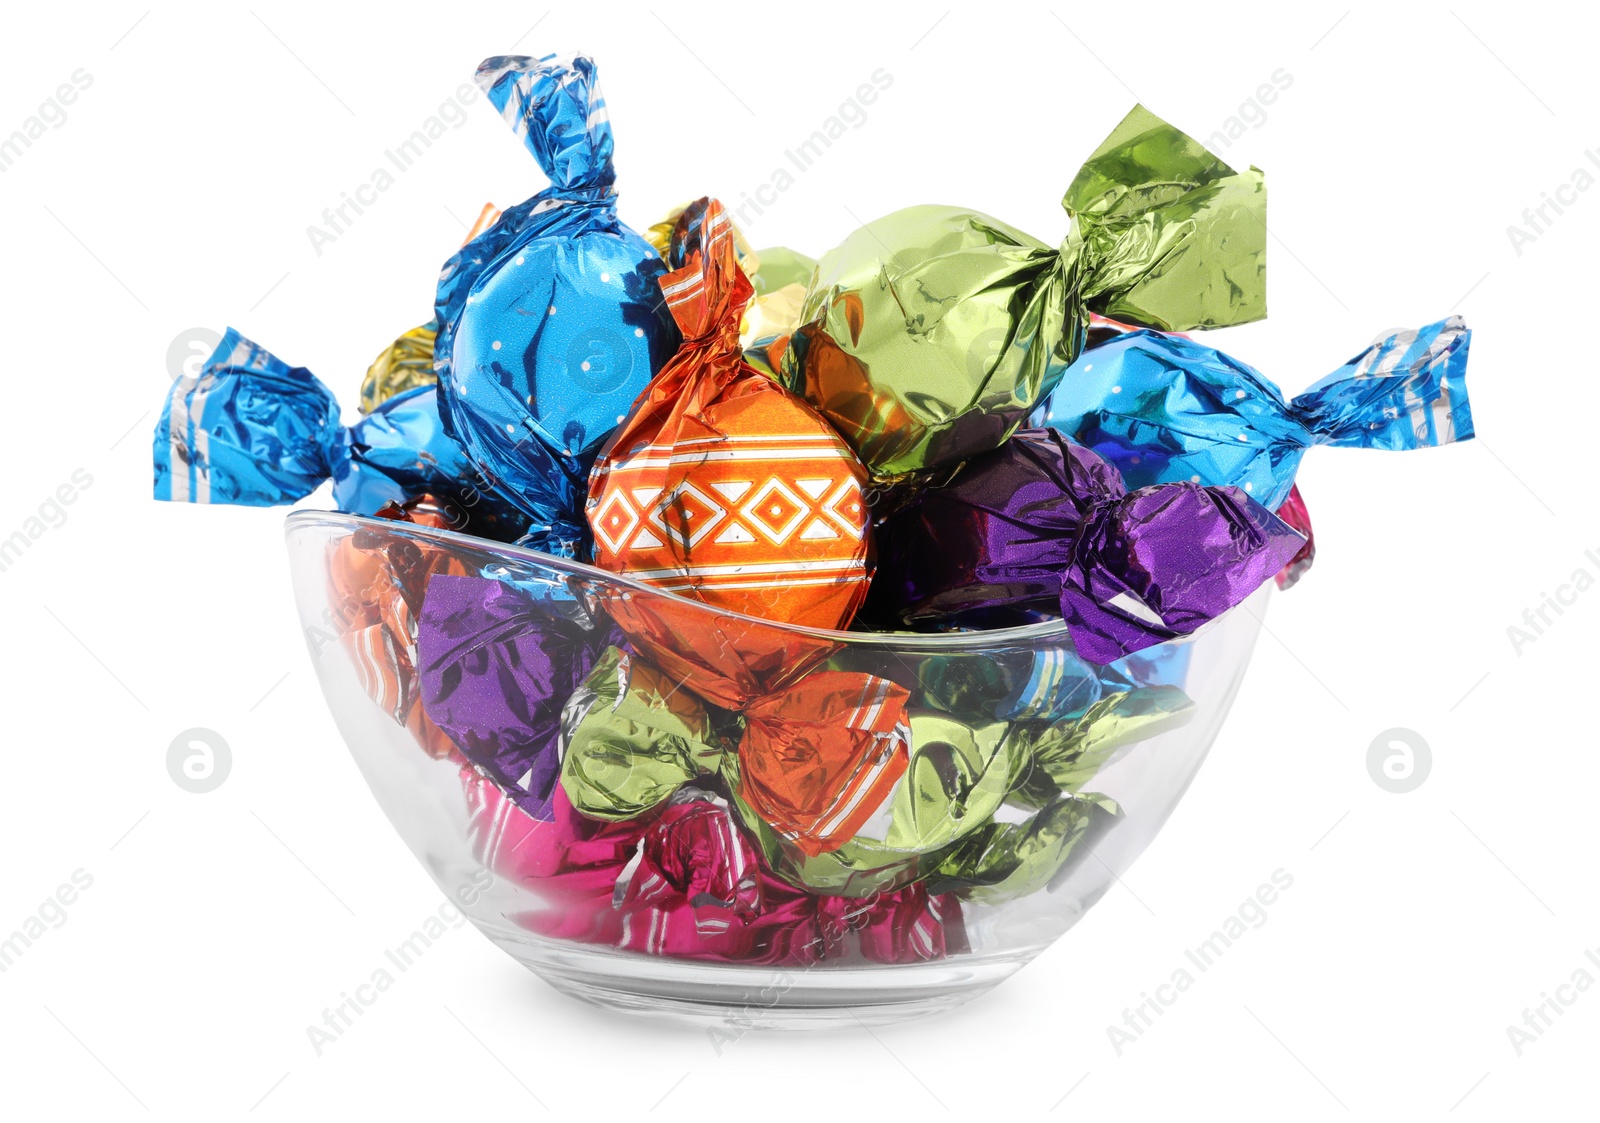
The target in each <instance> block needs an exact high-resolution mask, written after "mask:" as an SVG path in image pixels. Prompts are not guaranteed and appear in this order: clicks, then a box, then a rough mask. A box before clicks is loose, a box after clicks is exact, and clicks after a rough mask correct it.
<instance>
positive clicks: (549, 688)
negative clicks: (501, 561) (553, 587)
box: [417, 575, 609, 822]
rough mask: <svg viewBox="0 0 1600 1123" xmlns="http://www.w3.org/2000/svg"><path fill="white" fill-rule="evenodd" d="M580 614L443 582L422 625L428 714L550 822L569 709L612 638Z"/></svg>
mask: <svg viewBox="0 0 1600 1123" xmlns="http://www.w3.org/2000/svg"><path fill="white" fill-rule="evenodd" d="M574 611H575V605H574V603H573V602H572V601H568V600H557V599H548V600H542V599H537V598H535V597H533V596H530V595H528V594H527V593H525V592H522V591H520V590H518V589H516V588H514V587H512V586H510V585H507V584H504V583H502V582H500V581H491V580H486V579H484V578H480V577H449V576H443V575H436V576H435V577H434V578H433V579H432V580H431V581H430V582H429V583H428V592H427V596H426V598H425V599H424V600H423V602H422V612H421V614H420V615H419V616H418V618H417V664H418V670H419V671H420V672H421V677H422V705H423V709H424V710H425V711H426V712H427V715H428V717H430V718H432V719H433V723H434V724H435V725H437V726H438V727H439V728H440V729H442V730H444V731H445V733H447V734H448V735H449V737H450V739H451V740H452V741H454V742H455V743H456V747H457V748H459V749H460V750H461V752H462V754H463V755H464V756H466V758H467V759H468V760H470V761H471V762H472V763H473V764H474V765H476V766H477V767H478V769H479V770H480V771H481V772H483V773H484V774H485V775H487V776H488V777H489V778H490V779H491V780H493V781H494V782H495V783H496V784H498V785H499V786H500V788H501V789H502V790H503V791H504V792H505V793H506V795H507V796H509V797H510V798H511V799H512V800H514V801H515V802H516V804H517V806H518V807H520V808H522V810H523V811H525V812H527V814H529V815H530V816H532V817H533V818H535V819H538V820H540V821H542V822H549V821H550V820H551V818H552V817H553V814H552V811H551V806H550V803H551V798H552V796H553V793H554V789H555V787H556V784H557V782H558V781H559V779H560V775H561V759H560V752H559V747H558V744H557V742H558V740H559V738H560V734H561V710H562V707H563V706H564V705H565V704H566V701H567V699H568V698H569V697H571V696H572V693H573V691H574V690H576V689H577V687H578V684H579V683H581V682H582V681H583V680H584V679H585V678H586V677H587V676H588V674H589V671H590V669H591V668H592V667H593V666H594V661H595V658H596V657H597V655H598V654H599V652H601V651H603V650H604V649H605V641H606V640H607V639H608V638H609V630H607V631H605V632H598V633H597V632H596V631H594V630H591V629H589V628H587V627H585V624H584V622H582V621H579V620H575V619H573V615H572V614H573V613H574Z"/></svg>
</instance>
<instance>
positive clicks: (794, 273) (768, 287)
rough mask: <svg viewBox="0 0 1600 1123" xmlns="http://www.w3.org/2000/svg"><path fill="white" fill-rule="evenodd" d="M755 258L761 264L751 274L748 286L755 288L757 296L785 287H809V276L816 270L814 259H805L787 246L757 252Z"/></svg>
mask: <svg viewBox="0 0 1600 1123" xmlns="http://www.w3.org/2000/svg"><path fill="white" fill-rule="evenodd" d="M755 256H756V259H757V260H758V261H760V263H761V264H759V265H757V266H756V271H755V272H754V273H753V274H751V276H750V284H751V285H752V286H753V287H754V288H755V290H756V295H757V296H765V295H766V294H768V293H771V292H777V291H778V290H779V289H781V288H783V287H785V286H786V285H800V286H802V287H804V286H806V285H809V284H810V283H811V274H812V273H814V272H816V269H817V259H816V258H814V257H807V256H806V255H805V254H803V253H801V252H800V251H799V250H792V249H790V248H789V247H788V246H773V247H772V248H770V249H765V250H757V251H756V254H755Z"/></svg>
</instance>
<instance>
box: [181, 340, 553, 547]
mask: <svg viewBox="0 0 1600 1123" xmlns="http://www.w3.org/2000/svg"><path fill="white" fill-rule="evenodd" d="M152 451H153V454H154V461H155V497H156V498H157V499H165V500H171V501H173V502H179V503H231V504H239V505H244V506H253V507H271V506H277V505H280V504H285V503H293V502H294V501H295V500H297V499H303V498H304V497H305V496H307V495H309V494H311V492H313V491H315V490H316V489H317V487H318V486H320V485H321V484H322V483H323V482H324V481H327V480H330V479H331V480H332V481H333V500H334V503H335V504H336V505H337V507H338V509H339V510H341V511H348V512H350V513H352V514H357V515H371V514H375V513H376V512H377V511H378V510H379V509H380V508H382V507H384V506H386V505H388V504H390V503H405V502H407V501H408V500H411V499H413V498H415V497H416V496H418V495H421V494H423V493H425V492H426V493H431V494H434V495H436V496H439V497H440V498H442V499H444V500H446V501H447V502H450V503H452V504H454V505H455V506H457V507H459V508H460V509H461V510H463V511H465V512H466V513H467V515H468V518H469V521H470V524H471V527H472V530H473V532H474V533H476V534H479V535H483V536H486V537H493V538H499V539H502V540H508V539H511V538H515V537H516V536H517V534H518V533H520V531H521V529H522V520H521V518H520V516H518V515H516V513H515V512H513V511H511V510H510V509H509V508H508V507H506V506H505V505H504V504H502V503H501V502H500V501H499V500H498V498H497V497H496V496H494V495H493V494H491V493H489V492H488V491H487V490H485V489H484V488H482V487H480V486H479V481H478V479H477V477H476V475H475V473H474V471H473V468H472V464H471V462H470V460H468V458H467V455H466V453H465V452H464V451H463V450H462V448H461V446H460V445H459V444H458V443H457V442H456V441H455V440H454V439H453V438H451V437H450V436H449V435H447V434H446V433H445V431H444V427H443V424H442V420H441V418H440V415H439V408H438V403H437V400H436V396H435V394H434V392H433V390H432V389H431V388H429V387H419V388H417V389H414V390H409V391H406V392H405V393H402V394H399V395H397V396H395V397H392V398H390V399H388V400H387V401H385V402H384V403H383V404H382V405H380V406H379V407H378V408H377V409H376V410H375V411H373V412H372V413H369V414H367V415H366V416H364V417H362V418H361V419H360V420H359V421H357V422H356V423H355V424H354V425H351V426H349V427H348V428H347V427H345V426H343V425H341V424H340V423H339V405H338V402H337V401H336V400H335V399H334V396H333V392H332V391H331V390H329V389H328V388H327V387H326V386H324V385H323V384H322V383H321V382H320V381H319V380H318V379H317V378H316V376H315V375H313V374H312V373H311V372H310V371H309V370H307V369H306V368H304V367H291V366H289V364H288V363H285V362H284V361H283V360H282V359H279V358H278V357H277V356H275V355H273V354H271V353H270V352H269V351H267V350H266V349H265V348H263V347H260V346H258V345H257V344H255V343H252V342H251V341H250V340H248V339H246V338H245V337H244V336H242V335H240V334H239V332H238V331H237V330H235V329H233V328H229V329H228V330H227V332H226V334H224V335H223V337H222V339H221V341H220V342H219V343H218V344H217V347H216V350H215V351H213V352H212V354H211V357H210V358H208V359H207V360H206V362H205V365H204V366H203V367H202V368H201V370H200V373H199V374H198V375H195V376H192V377H190V376H184V377H182V378H179V379H177V380H175V381H174V382H173V384H172V389H171V390H170V391H169V392H168V395H167V400H166V402H165V404H164V405H163V406H162V410H161V417H160V419H159V420H158V421H157V423H156V432H155V440H154V445H153V450H152Z"/></svg>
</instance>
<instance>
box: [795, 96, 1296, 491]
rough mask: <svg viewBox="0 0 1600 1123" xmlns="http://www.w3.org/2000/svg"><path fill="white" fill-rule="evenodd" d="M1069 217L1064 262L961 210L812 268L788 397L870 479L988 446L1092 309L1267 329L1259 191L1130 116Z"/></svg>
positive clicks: (915, 212) (1011, 425)
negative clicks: (824, 426)
mask: <svg viewBox="0 0 1600 1123" xmlns="http://www.w3.org/2000/svg"><path fill="white" fill-rule="evenodd" d="M1062 205H1063V206H1064V207H1065V208H1066V210H1067V212H1068V214H1069V215H1071V225H1070V227H1069V229H1068V231H1067V236H1066V239H1065V241H1063V242H1062V244H1061V246H1060V247H1059V249H1058V248H1053V247H1051V246H1049V245H1046V244H1045V243H1044V242H1041V241H1039V240H1038V239H1036V238H1033V237H1031V236H1029V235H1028V234H1025V233H1023V232H1022V231H1020V230H1017V229H1016V228H1015V227H1012V226H1009V225H1007V224H1006V223H1003V222H1000V221H999V220H997V219H994V218H990V217H988V216H987V215H982V214H978V213H975V212H972V211H966V210H962V209H960V208H958V207H943V206H920V207H911V208H909V209H907V210H902V211H896V212H895V213H893V214H891V215H888V216H887V217H885V218H881V219H878V220H877V221H876V222H872V223H868V224H867V225H866V226H864V227H862V228H861V229H860V230H857V231H856V232H855V233H853V234H851V235H850V236H849V237H848V238H846V239H845V241H844V242H843V243H841V244H840V245H839V246H837V247H836V248H834V249H832V250H830V251H829V252H828V253H826V254H824V255H823V257H822V260H821V261H820V262H819V263H818V266H817V271H816V274H815V276H814V278H813V280H812V283H811V287H810V289H809V291H808V292H807V294H806V301H805V305H804V307H803V309H802V311H801V326H800V328H799V329H798V330H797V331H796V332H795V333H794V335H793V337H792V338H791V340H790V344H789V348H788V350H787V351H786V352H785V353H784V355H783V358H782V376H783V378H784V380H785V381H786V382H787V383H788V384H789V386H790V387H791V388H792V389H794V390H795V391H797V392H799V393H801V394H803V395H804V396H805V397H806V399H807V400H808V401H809V402H810V403H811V404H812V405H813V406H814V407H816V408H817V410H819V411H820V412H821V413H822V414H823V415H824V416H825V417H827V418H828V420H829V421H831V422H832V423H833V424H834V426H835V427H836V428H837V429H838V430H839V431H840V433H842V434H843V435H844V438H845V440H847V441H848V442H849V443H850V444H851V446H852V447H854V448H855V450H856V452H857V453H859V454H860V456H861V458H862V460H863V461H864V462H865V463H866V465H867V467H868V469H869V470H870V471H871V473H872V475H873V476H874V478H876V479H878V480H879V481H893V480H897V479H900V478H902V477H905V476H908V475H910V474H913V473H917V472H921V471H923V470H925V469H929V468H934V467H937V466H940V465H949V464H954V463H956V462H959V461H961V460H964V459H966V458H967V457H970V456H973V455H975V454H977V453H980V452H986V451H988V450H990V449H994V448H997V447H999V446H1000V445H1001V444H1002V443H1003V442H1004V441H1005V440H1006V438H1008V437H1009V436H1010V435H1011V434H1012V433H1013V432H1015V431H1016V430H1017V428H1019V427H1020V426H1021V425H1022V424H1023V422H1024V421H1025V420H1026V419H1027V416H1028V414H1029V413H1030V412H1032V410H1033V409H1034V407H1035V406H1036V405H1038V404H1039V402H1040V401H1042V400H1043V399H1044V397H1045V396H1046V395H1048V394H1049V392H1050V391H1051V390H1052V389H1054V387H1055V385H1056V383H1057V382H1058V381H1060V379H1061V376H1062V374H1063V373H1065V371H1066V369H1067V367H1068V366H1069V365H1070V364H1071V363H1072V362H1073V360H1074V359H1076V358H1077V357H1078V354H1079V353H1080V351H1081V350H1082V349H1083V344H1084V340H1085V336H1086V332H1087V324H1088V316H1089V313H1090V312H1099V313H1101V314H1103V315H1107V316H1111V317H1114V318H1116V319H1119V320H1124V321H1128V322H1132V323H1137V324H1142V325H1145V326H1148V327H1154V328H1161V329H1164V330H1169V331H1187V330H1192V329H1196V328H1209V327H1222V326H1226V325H1230V324H1241V323H1246V322H1249V321H1251V320H1256V319H1259V318H1261V317H1262V316H1264V315H1266V278H1265V271H1266V188H1265V185H1264V182H1263V179H1262V175H1261V172H1260V171H1258V170H1256V169H1254V168H1251V169H1250V170H1248V171H1246V172H1242V173H1241V172H1235V171H1234V170H1233V169H1232V168H1230V167H1228V165H1226V164H1224V163H1223V162H1222V161H1221V160H1219V159H1218V158H1217V157H1215V156H1213V155H1212V154H1211V153H1210V152H1208V151H1206V149H1205V147H1204V146H1202V145H1201V144H1200V143H1199V142H1197V141H1195V140H1194V139H1192V138H1191V137H1189V136H1187V135H1185V134H1184V133H1183V132H1181V131H1179V130H1178V129H1176V128H1174V127H1172V126H1171V125H1169V124H1167V123H1166V122H1165V121H1162V120H1161V119H1160V118H1159V117H1156V116H1155V115H1154V114H1152V113H1150V112H1149V111H1148V110H1146V109H1144V108H1143V107H1142V106H1136V107H1135V108H1134V109H1133V111H1132V112H1130V113H1129V114H1128V115H1127V117H1125V118H1124V119H1123V121H1122V123H1121V124H1119V125H1118V126H1117V127H1116V129H1114V130H1113V131H1112V133H1111V135H1110V136H1108V137H1107V138H1106V140H1105V142H1104V143H1102V144H1101V145H1100V147H1099V148H1098V149H1097V150H1096V151H1095V152H1094V154H1093V155H1092V156H1090V158H1089V160H1088V162H1087V163H1085V164H1084V165H1083V168H1082V169H1081V170H1080V171H1079V173H1078V175H1077V177H1076V178H1075V179H1074V180H1073V182H1072V185H1071V186H1070V187H1068V189H1067V193H1066V195H1065V197H1064V198H1063V199H1062Z"/></svg>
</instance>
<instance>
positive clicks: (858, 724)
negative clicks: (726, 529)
mask: <svg viewBox="0 0 1600 1123" xmlns="http://www.w3.org/2000/svg"><path fill="white" fill-rule="evenodd" d="M906 696H907V692H906V690H905V688H904V687H901V686H898V685H896V684H895V683H892V682H890V681H889V680H888V679H885V678H879V677H878V676H876V675H864V674H852V673H848V672H842V671H816V672H813V673H812V674H809V675H807V676H806V677H805V678H804V679H802V680H801V681H800V682H799V683H798V684H796V685H795V686H792V687H790V688H789V689H788V690H785V691H784V692H782V693H780V694H774V695H769V696H768V697H766V698H762V699H758V700H757V701H755V702H752V703H751V704H750V705H749V706H747V707H746V708H745V711H744V719H745V729H744V739H743V741H741V742H740V745H739V774H738V780H737V781H736V787H737V790H738V792H739V795H740V796H741V798H742V799H743V800H744V802H745V804H746V805H747V806H749V807H750V808H751V809H752V810H754V811H755V813H756V814H758V815H760V816H761V818H762V820H763V821H765V822H766V823H768V824H769V825H771V826H772V828H773V829H774V830H776V831H777V832H778V833H779V834H780V835H781V836H782V837H783V838H785V839H786V840H788V841H789V842H791V843H793V844H794V845H795V846H797V847H798V848H799V849H800V850H801V851H803V852H805V853H806V854H820V853H822V852H823V851H826V850H832V849H836V848H837V847H838V846H839V845H840V844H841V843H843V842H844V841H845V840H847V839H849V838H850V837H851V836H852V835H854V834H855V833H856V831H857V830H858V829H859V828H860V827H861V825H862V824H863V823H865V822H866V821H867V819H868V817H869V816H871V815H872V814H873V811H874V809H875V808H876V807H877V806H878V805H879V804H880V803H882V802H883V801H884V799H886V798H887V797H888V794H889V792H890V791H891V790H893V788H894V786H895V783H896V782H897V781H898V780H899V779H900V777H901V775H902V774H903V773H904V772H905V771H906V764H907V755H906V748H907V746H908V745H909V744H910V742H911V729H910V727H909V725H908V722H907V717H906V710H905V701H906Z"/></svg>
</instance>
